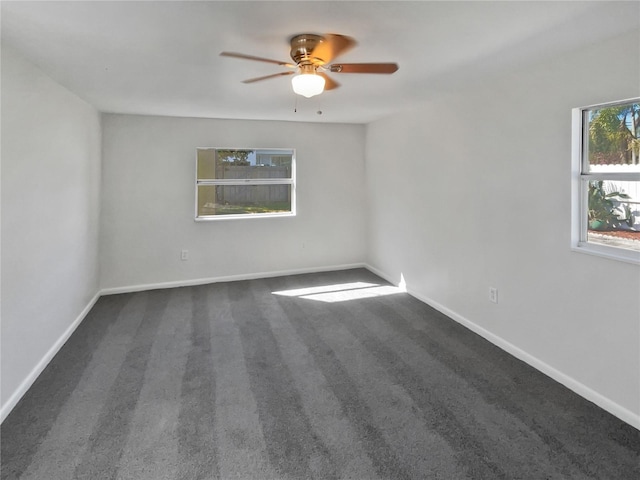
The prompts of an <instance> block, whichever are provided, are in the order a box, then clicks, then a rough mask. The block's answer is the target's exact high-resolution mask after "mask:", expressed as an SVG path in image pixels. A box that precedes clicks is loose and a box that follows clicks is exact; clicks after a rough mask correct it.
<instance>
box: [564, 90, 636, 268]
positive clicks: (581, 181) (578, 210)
mask: <svg viewBox="0 0 640 480" xmlns="http://www.w3.org/2000/svg"><path fill="white" fill-rule="evenodd" d="M638 101H640V98H630V99H627V100H620V101H616V102H610V103H599V104H594V105H589V106H587V107H579V108H574V109H573V110H572V128H571V131H572V145H571V156H572V168H571V170H572V171H571V174H572V175H571V177H572V178H571V249H572V250H573V251H576V252H581V253H586V254H589V255H597V256H600V257H605V258H609V259H612V260H618V261H622V262H628V263H633V264H638V265H640V252H636V251H633V250H629V249H626V248H620V247H615V246H610V245H601V244H597V243H593V242H589V241H588V240H587V228H588V214H587V212H588V193H589V181H592V180H622V181H629V180H630V181H640V173H635V172H624V173H603V172H597V173H592V172H589V159H588V155H587V153H588V138H589V131H588V129H589V122H588V120H587V114H588V113H587V112H588V111H589V110H593V109H594V108H605V107H614V106H616V105H622V104H626V103H636V102H638Z"/></svg>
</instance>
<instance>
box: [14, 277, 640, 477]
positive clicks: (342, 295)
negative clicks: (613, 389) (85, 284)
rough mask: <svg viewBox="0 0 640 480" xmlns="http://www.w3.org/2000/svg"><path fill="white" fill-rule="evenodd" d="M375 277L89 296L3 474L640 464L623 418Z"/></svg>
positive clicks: (377, 471) (459, 470)
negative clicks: (88, 307)
mask: <svg viewBox="0 0 640 480" xmlns="http://www.w3.org/2000/svg"><path fill="white" fill-rule="evenodd" d="M372 284H373V285H374V286H372ZM375 285H378V286H379V287H376V286H375ZM313 288H315V290H313ZM391 290H393V289H392V288H391V287H390V286H388V284H386V283H385V282H384V281H382V280H381V279H380V278H378V277H376V276H375V275H373V274H371V273H369V272H367V271H365V270H348V271H340V272H331V273H321V274H313V275H297V276H287V277H280V278H271V279H264V280H252V281H242V282H230V283H218V284H212V285H204V286H196V287H185V288H175V289H167V290H155V291H149V292H140V293H131V294H122V295H112V296H106V297H102V298H101V299H100V300H99V301H98V303H97V304H96V305H95V306H94V308H93V309H92V311H91V312H90V314H89V315H88V317H87V318H86V319H85V321H84V322H83V323H82V324H81V326H80V327H79V328H78V330H77V331H76V332H75V333H74V335H73V336H72V337H71V338H70V339H69V341H68V342H67V343H66V345H65V346H64V347H63V348H62V350H61V351H60V352H59V353H58V355H57V356H56V357H55V359H54V360H53V361H52V363H51V364H50V365H49V366H48V367H47V369H46V370H45V371H44V372H43V374H42V375H41V376H40V377H39V378H38V380H37V381H36V382H35V384H34V385H33V387H32V388H31V389H30V390H29V392H28V393H27V394H26V395H25V397H24V398H23V399H22V400H21V402H20V403H19V404H18V405H17V406H16V408H15V409H14V411H13V412H12V413H11V414H10V415H9V417H8V418H7V420H6V421H5V422H4V424H3V425H2V478H3V479H6V480H8V479H18V478H20V479H46V480H57V479H60V480H69V479H74V478H78V479H91V480H97V479H152V480H161V479H185V480H195V479H217V478H221V479H307V478H309V479H310V478H315V479H334V478H351V479H409V478H414V479H465V478H469V479H612V480H613V479H620V480H623V479H636V478H640V432H639V431H638V430H636V429H634V428H632V427H630V426H629V425H626V424H624V423H623V422H621V421H619V420H617V419H616V418H614V417H613V416H611V415H609V414H608V413H606V412H604V411H603V410H601V409H600V408H598V407H596V406H595V405H593V404H592V403H590V402H588V401H586V400H584V399H582V398H580V397H578V396H577V395H575V394H573V393H572V392H570V391H569V390H567V389H566V388H564V387H563V386H561V385H559V384H558V383H556V382H554V381H553V380H550V379H549V378H547V377H545V376H544V375H542V374H541V373H539V372H537V371H535V370H533V369H532V368H530V367H528V366H527V365H525V364H523V363H522V362H520V361H518V360H516V359H514V358H513V357H511V356H509V355H507V354H506V353H504V352H502V351H501V350H499V349H498V348H496V347H494V346H492V345H491V344H489V343H488V342H486V341H485V340H483V339H482V338H480V337H478V336H477V335H475V334H473V333H471V332H469V331H468V330H466V329H465V328H463V327H461V326H460V325H458V324H457V323H455V322H454V321H452V320H450V319H448V318H447V317H445V316H444V315H442V314H440V313H438V312H436V311H434V310H433V309H431V308H430V307H428V306H426V305H425V304H423V303H421V302H419V301H417V300H416V299H414V298H412V297H410V296H408V295H407V294H404V293H394V292H393V291H391ZM274 292H276V293H274ZM382 294H384V295H382ZM376 295H377V296H376Z"/></svg>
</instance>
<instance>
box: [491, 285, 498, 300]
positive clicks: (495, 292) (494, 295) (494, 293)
mask: <svg viewBox="0 0 640 480" xmlns="http://www.w3.org/2000/svg"><path fill="white" fill-rule="evenodd" d="M489 301H490V302H491V303H498V289H497V288H496V287H489Z"/></svg>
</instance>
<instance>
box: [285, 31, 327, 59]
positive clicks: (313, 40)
mask: <svg viewBox="0 0 640 480" xmlns="http://www.w3.org/2000/svg"><path fill="white" fill-rule="evenodd" d="M323 40H324V37H322V36H321V35H313V34H310V33H304V34H302V35H296V36H295V37H292V38H291V58H292V59H293V61H294V62H296V64H298V65H300V64H301V63H302V64H304V63H307V64H315V63H317V60H316V61H314V59H312V56H311V54H312V53H313V50H314V49H315V48H316V46H318V44H319V43H320V42H322V41H323ZM318 60H320V61H322V59H318Z"/></svg>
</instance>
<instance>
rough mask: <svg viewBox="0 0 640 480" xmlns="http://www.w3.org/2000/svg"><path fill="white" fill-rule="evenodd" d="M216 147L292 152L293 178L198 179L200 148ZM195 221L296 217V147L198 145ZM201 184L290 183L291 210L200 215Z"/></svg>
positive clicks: (217, 148) (222, 148) (195, 174)
mask: <svg viewBox="0 0 640 480" xmlns="http://www.w3.org/2000/svg"><path fill="white" fill-rule="evenodd" d="M200 149H215V150H254V151H257V150H269V151H280V152H286V153H287V154H288V153H291V178H245V179H233V178H224V179H209V180H200V179H198V150H200ZM194 176H195V196H194V201H195V204H194V206H195V221H196V222H209V221H219V220H234V219H235V220H237V219H249V218H273V217H295V215H296V149H295V148H271V147H268V148H254V147H197V148H196V155H195V172H194ZM200 185H237V186H246V185H290V188H291V210H290V211H288V212H268V213H242V214H235V215H232V214H230V215H207V216H199V215H198V186H200Z"/></svg>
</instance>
